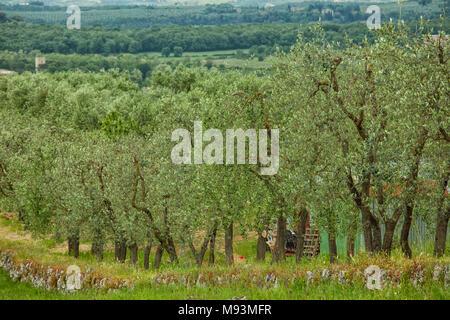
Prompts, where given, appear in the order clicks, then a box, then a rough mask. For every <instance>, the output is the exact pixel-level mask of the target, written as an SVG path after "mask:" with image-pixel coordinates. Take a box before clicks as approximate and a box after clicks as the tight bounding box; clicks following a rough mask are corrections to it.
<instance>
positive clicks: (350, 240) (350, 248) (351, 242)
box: [347, 233, 355, 259]
mask: <svg viewBox="0 0 450 320" xmlns="http://www.w3.org/2000/svg"><path fill="white" fill-rule="evenodd" d="M354 255H355V235H354V234H352V233H349V234H348V235H347V258H348V259H350V258H351V257H353V256H354Z"/></svg>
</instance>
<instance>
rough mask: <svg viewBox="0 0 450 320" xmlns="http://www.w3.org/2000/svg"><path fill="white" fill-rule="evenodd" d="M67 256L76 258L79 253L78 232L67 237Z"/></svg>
mask: <svg viewBox="0 0 450 320" xmlns="http://www.w3.org/2000/svg"><path fill="white" fill-rule="evenodd" d="M67 242H68V249H69V256H74V257H75V258H78V256H79V255H80V236H79V235H78V234H75V235H72V236H70V237H69V238H68V239H67Z"/></svg>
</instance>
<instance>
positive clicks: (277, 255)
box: [272, 214, 286, 263]
mask: <svg viewBox="0 0 450 320" xmlns="http://www.w3.org/2000/svg"><path fill="white" fill-rule="evenodd" d="M285 259H286V218H285V217H284V216H283V214H280V215H279V216H278V220H277V239H276V240H275V250H274V254H273V257H272V263H274V262H281V261H283V260H285Z"/></svg>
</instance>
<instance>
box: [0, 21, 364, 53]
mask: <svg viewBox="0 0 450 320" xmlns="http://www.w3.org/2000/svg"><path fill="white" fill-rule="evenodd" d="M306 29H307V28H306V25H299V24H251V25H229V26H198V27H193V26H183V27H182V26H168V27H159V26H153V27H151V28H148V29H140V30H133V29H126V30H119V29H106V28H103V27H98V26H97V27H85V28H81V30H69V29H67V28H66V27H65V26H60V25H53V26H50V25H31V24H26V23H20V22H18V23H17V22H16V23H9V22H8V23H2V24H0V50H9V51H18V50H23V51H25V52H30V51H32V50H39V51H41V52H43V53H52V52H55V53H64V54H69V53H78V54H86V53H98V54H116V53H139V52H152V51H153V52H155V51H157V52H160V51H161V50H162V49H163V48H165V47H169V48H174V47H176V46H179V47H182V48H183V50H184V51H214V50H230V49H246V48H249V47H251V46H254V45H257V46H259V45H268V46H273V45H279V46H290V45H292V44H294V43H295V41H296V39H297V37H298V32H299V31H301V30H304V31H305V32H306V33H305V37H307V38H308V37H312V34H310V33H308V31H307V30H306ZM324 29H325V32H326V37H327V38H328V39H330V40H337V41H343V40H344V37H345V34H348V35H349V37H350V38H351V39H354V40H356V41H361V40H362V39H363V38H364V37H365V36H368V37H371V35H370V33H371V32H370V31H369V30H368V29H367V27H366V26H365V24H362V23H353V24H348V25H331V24H330V25H325V26H324Z"/></svg>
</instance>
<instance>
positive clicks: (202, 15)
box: [0, 0, 449, 28]
mask: <svg viewBox="0 0 450 320" xmlns="http://www.w3.org/2000/svg"><path fill="white" fill-rule="evenodd" d="M421 1H422V2H423V1H425V2H423V5H419V2H421ZM448 2H449V1H448V0H445V1H442V0H435V1H433V2H430V1H429V0H420V1H418V2H417V1H407V2H406V3H405V4H404V5H403V7H402V16H401V18H402V19H403V20H405V21H408V20H418V19H420V17H423V18H424V19H436V18H438V17H439V15H440V14H441V13H442V12H441V9H442V8H447V9H448ZM369 5H370V3H360V2H359V3H333V2H329V3H324V2H300V3H290V4H282V5H277V6H275V7H271V8H264V7H262V6H261V7H258V6H253V7H249V6H246V7H237V6H233V5H231V4H219V5H206V6H170V7H153V6H91V7H81V12H82V25H84V26H89V25H91V26H92V25H101V26H104V27H121V28H148V27H150V26H152V25H155V24H156V25H169V24H175V25H182V26H187V25H225V24H247V23H268V22H270V23H305V22H316V21H318V20H319V19H320V20H321V21H325V22H330V23H351V22H356V21H364V20H366V19H367V17H368V16H369V14H368V13H366V12H365V10H366V8H367V7H368V6H369ZM380 7H381V18H382V20H383V21H389V19H391V18H392V19H393V20H394V21H395V20H397V19H398V17H399V12H400V10H399V7H398V6H396V5H395V4H380ZM0 11H4V12H6V13H7V14H8V15H20V16H22V17H23V18H24V20H25V22H28V23H33V24H62V25H64V24H65V21H66V19H67V17H68V15H67V14H66V7H59V6H45V5H43V4H42V3H41V2H34V3H31V4H30V5H28V6H23V5H0ZM447 11H448V10H447Z"/></svg>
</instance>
